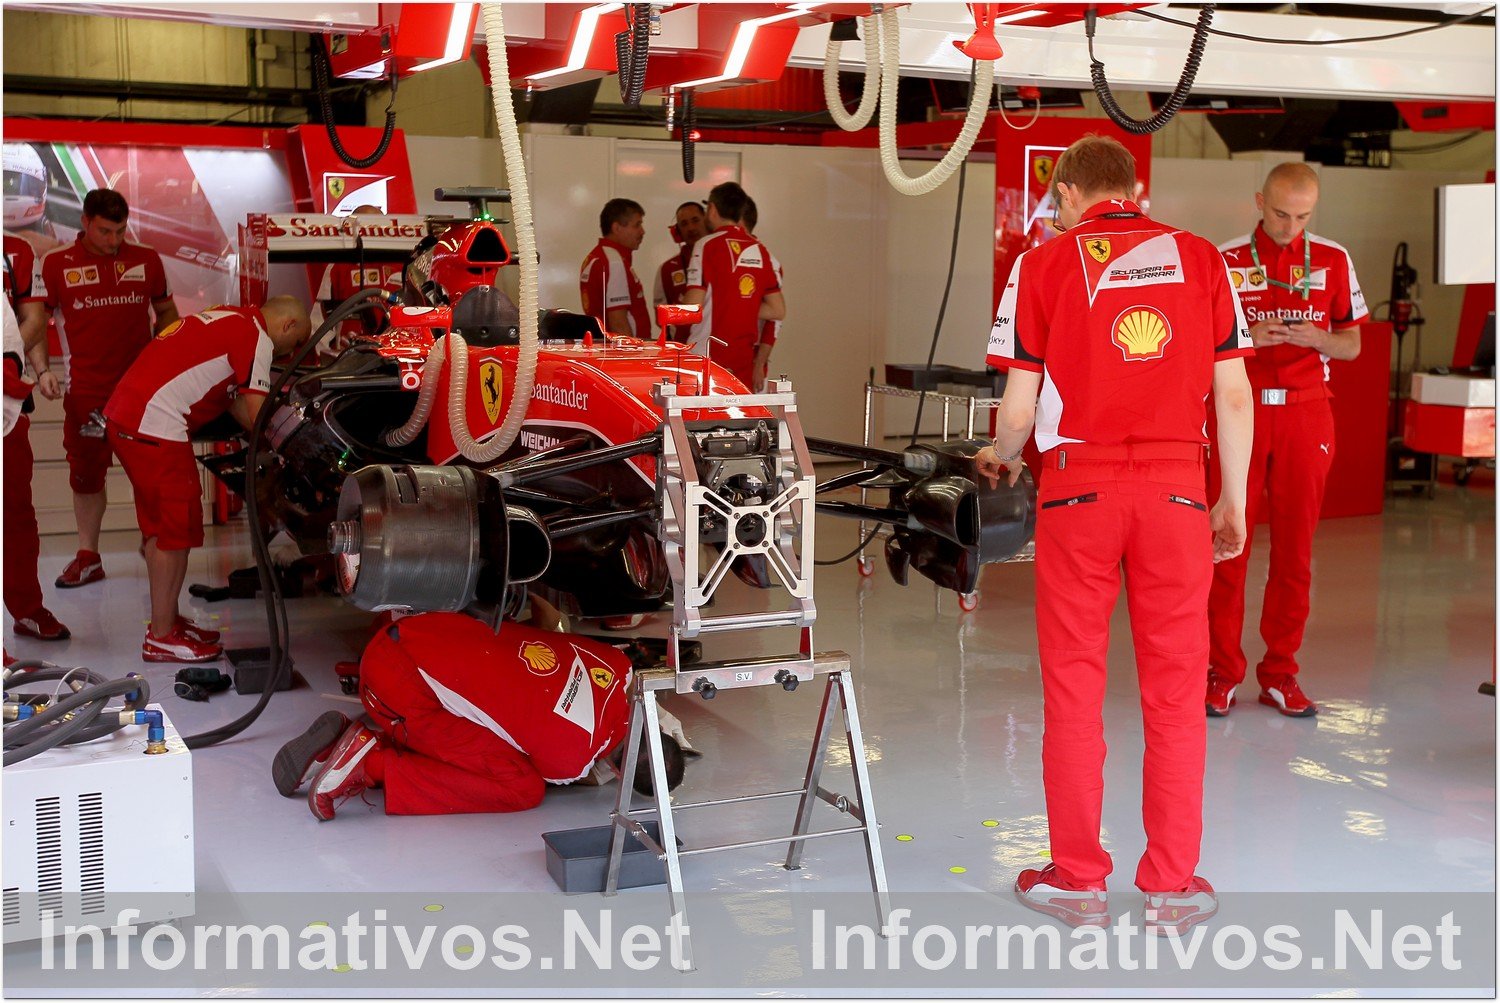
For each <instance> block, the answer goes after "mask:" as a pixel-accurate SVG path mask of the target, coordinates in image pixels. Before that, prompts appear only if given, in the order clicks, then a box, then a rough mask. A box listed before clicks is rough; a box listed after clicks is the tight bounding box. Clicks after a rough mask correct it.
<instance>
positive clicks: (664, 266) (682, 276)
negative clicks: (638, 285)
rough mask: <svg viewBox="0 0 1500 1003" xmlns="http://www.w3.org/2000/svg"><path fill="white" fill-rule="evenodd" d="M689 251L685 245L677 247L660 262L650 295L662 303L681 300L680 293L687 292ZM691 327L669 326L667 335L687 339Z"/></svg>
mask: <svg viewBox="0 0 1500 1003" xmlns="http://www.w3.org/2000/svg"><path fill="white" fill-rule="evenodd" d="M690 254H691V252H690V251H689V250H688V248H687V247H686V246H682V247H679V248H678V250H677V253H676V254H674V255H672V256H671V257H670V258H668V259H667V260H666V261H663V262H662V263H661V267H660V268H658V269H657V270H656V289H655V290H654V293H655V295H654V296H653V297H652V298H653V299H655V300H659V301H660V302H662V303H670V304H672V305H673V306H676V305H677V304H678V303H681V302H682V294H683V293H685V292H687V267H688V257H689V255H690ZM691 332H692V328H691V327H688V326H686V325H682V326H676V327H672V328H669V329H668V331H667V337H669V338H671V339H672V340H673V341H687V339H688V335H689V334H690V333H691Z"/></svg>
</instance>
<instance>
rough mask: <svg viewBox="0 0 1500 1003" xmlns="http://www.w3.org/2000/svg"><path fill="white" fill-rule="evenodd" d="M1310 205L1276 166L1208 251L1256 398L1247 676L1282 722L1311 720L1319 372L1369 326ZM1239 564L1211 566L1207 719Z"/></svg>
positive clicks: (1292, 172) (1221, 692)
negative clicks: (1262, 527)
mask: <svg viewBox="0 0 1500 1003" xmlns="http://www.w3.org/2000/svg"><path fill="white" fill-rule="evenodd" d="M1317 204H1318V176H1317V174H1316V173H1314V171H1313V169H1312V168H1310V167H1308V166H1307V165H1306V164H1303V163H1285V164H1278V165H1277V166H1276V167H1274V168H1273V169H1272V170H1271V173H1270V174H1268V175H1267V176H1266V180H1265V184H1264V185H1263V186H1262V187H1261V190H1260V191H1259V192H1257V193H1256V196H1255V207H1256V208H1257V209H1258V210H1259V211H1260V214H1261V221H1260V224H1259V225H1258V226H1256V228H1255V231H1254V232H1253V233H1252V234H1250V236H1248V237H1241V238H1237V239H1235V240H1232V241H1229V242H1228V243H1227V244H1222V245H1220V247H1219V250H1220V251H1221V252H1223V254H1224V259H1225V261H1226V263H1227V264H1228V265H1229V277H1230V282H1231V283H1232V284H1233V285H1234V287H1235V290H1236V291H1237V292H1238V293H1239V297H1240V303H1241V305H1242V306H1243V308H1244V311H1245V318H1246V320H1247V321H1248V322H1249V323H1250V338H1251V341H1252V342H1254V344H1255V350H1256V351H1255V357H1254V358H1251V359H1246V360H1245V369H1246V372H1248V374H1249V376H1250V385H1251V387H1252V388H1253V390H1254V397H1255V445H1254V449H1253V451H1252V453H1251V456H1250V476H1249V483H1248V486H1247V497H1248V506H1247V509H1246V524H1247V525H1248V526H1249V528H1250V539H1253V537H1254V534H1255V523H1256V520H1257V519H1258V517H1259V515H1260V513H1261V512H1266V513H1267V514H1268V516H1269V520H1270V530H1271V555H1270V574H1269V576H1268V579H1267V581H1266V592H1265V601H1264V603H1263V605H1262V608H1261V618H1260V633H1261V637H1262V638H1263V639H1264V640H1265V643H1266V654H1265V657H1264V658H1263V659H1262V660H1261V661H1260V663H1259V664H1258V665H1257V666H1256V669H1255V675H1256V681H1257V682H1259V683H1260V686H1261V694H1260V702H1261V703H1263V704H1266V705H1267V706H1270V707H1275V708H1276V709H1277V710H1278V711H1280V712H1281V713H1282V714H1285V715H1286V716H1288V717H1312V716H1313V715H1315V714H1317V712H1318V707H1317V704H1315V703H1313V701H1312V700H1310V699H1308V697H1307V695H1306V694H1305V693H1303V692H1302V687H1301V686H1300V685H1298V682H1297V676H1298V665H1297V650H1298V649H1299V648H1300V647H1301V646H1302V635H1303V632H1304V630H1305V628H1306V626H1307V616H1308V611H1309V608H1310V595H1311V590H1312V540H1313V531H1314V530H1315V529H1316V528H1317V525H1318V515H1319V512H1320V510H1321V509H1322V507H1323V488H1324V485H1325V483H1326V482H1327V479H1328V471H1329V469H1330V468H1331V467H1332V465H1333V457H1334V435H1333V409H1332V407H1331V406H1330V405H1329V403H1328V402H1329V398H1330V397H1332V396H1333V395H1332V394H1331V393H1329V390H1328V364H1329V363H1330V362H1333V361H1348V360H1350V359H1353V358H1355V357H1356V356H1358V355H1359V326H1360V323H1361V322H1362V321H1363V320H1364V319H1365V318H1366V317H1367V316H1368V315H1369V314H1368V311H1367V310H1366V309H1365V298H1364V294H1363V293H1361V292H1360V289H1359V280H1358V279H1357V278H1356V277H1355V275H1354V262H1353V260H1352V259H1351V258H1350V256H1349V252H1348V251H1346V250H1345V249H1344V248H1343V247H1341V246H1340V245H1338V244H1335V243H1334V242H1333V241H1331V240H1328V239H1326V238H1324V237H1319V236H1316V235H1314V234H1311V233H1308V232H1307V224H1308V221H1309V219H1310V218H1311V217H1312V213H1313V209H1314V208H1315V207H1316V206H1317ZM1209 470H1210V472H1211V473H1212V471H1213V470H1214V467H1213V465H1210V466H1209ZM1209 493H1210V495H1213V494H1216V493H1217V486H1216V485H1213V484H1211V485H1210V491H1209ZM1249 555H1250V542H1249V539H1247V542H1246V544H1245V550H1244V553H1242V554H1240V555H1239V556H1238V557H1237V558H1235V559H1233V560H1228V561H1222V562H1220V563H1219V564H1216V565H1214V581H1213V587H1212V589H1211V590H1210V593H1209V607H1208V609H1209V627H1210V635H1211V643H1210V649H1209V665H1208V696H1207V701H1206V702H1207V710H1208V715H1209V716H1210V717H1224V716H1225V715H1227V714H1228V713H1229V708H1231V707H1233V706H1234V704H1235V702H1236V701H1235V688H1236V687H1237V686H1238V685H1239V684H1240V683H1241V682H1243V681H1244V678H1245V674H1246V668H1247V665H1248V663H1247V660H1246V658H1245V652H1244V648H1243V645H1242V634H1243V630H1244V623H1245V574H1246V570H1247V567H1248V563H1249Z"/></svg>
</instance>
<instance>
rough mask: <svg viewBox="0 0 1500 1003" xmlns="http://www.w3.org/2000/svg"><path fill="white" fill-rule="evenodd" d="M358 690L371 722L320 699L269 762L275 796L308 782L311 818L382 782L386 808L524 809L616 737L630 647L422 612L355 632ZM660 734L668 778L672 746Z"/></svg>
mask: <svg viewBox="0 0 1500 1003" xmlns="http://www.w3.org/2000/svg"><path fill="white" fill-rule="evenodd" d="M359 696H360V702H361V703H363V704H364V707H365V710H366V711H367V712H368V713H369V716H370V718H371V719H372V720H373V721H374V722H375V724H376V725H377V726H378V728H379V730H378V731H377V730H375V729H374V728H370V727H368V726H366V725H365V724H363V723H361V722H357V721H356V722H350V721H349V720H348V719H347V718H346V717H344V715H343V714H340V713H339V712H337V711H329V712H328V713H326V714H323V715H322V716H321V717H319V718H318V719H317V720H316V721H314V722H313V724H312V725H311V726H310V727H309V728H308V730H307V731H306V732H304V733H303V734H302V735H299V736H298V737H297V738H294V739H293V740H292V741H290V742H288V743H287V744H286V745H284V746H283V747H282V748H281V751H280V752H278V753H277V754H276V759H275V761H274V762H273V763H272V767H271V774H272V778H273V779H274V780H275V782H276V789H277V790H278V791H280V792H281V793H282V795H284V796H286V797H293V796H295V795H296V793H297V789H298V788H299V787H301V786H302V785H303V784H304V783H307V784H309V787H308V790H307V804H308V807H309V808H310V809H311V810H312V813H313V816H314V817H315V818H317V819H318V820H319V821H327V820H329V819H331V818H333V817H334V813H335V811H336V809H337V807H338V805H339V803H341V802H342V801H344V800H346V799H348V798H351V797H355V796H357V795H360V794H362V793H363V792H364V791H366V790H368V789H371V788H384V790H385V812H386V814H387V815H456V814H465V813H474V812H513V811H526V810H527V809H529V808H535V807H536V806H537V805H538V804H540V803H541V800H542V795H543V793H544V792H545V791H546V786H547V784H569V783H573V782H575V781H581V780H584V779H585V778H586V777H588V776H590V774H592V773H593V772H594V770H595V764H596V762H597V761H598V760H600V758H601V757H603V756H606V755H607V754H608V753H609V752H610V751H611V750H612V749H614V748H615V747H616V746H617V745H619V744H620V742H621V740H622V739H623V738H624V737H625V733H626V729H627V727H628V725H629V720H630V659H629V658H627V657H626V656H625V655H623V654H622V653H620V652H619V651H616V650H615V649H614V648H612V647H610V646H609V645H606V644H600V643H598V642H595V641H590V640H588V639H586V638H580V637H576V636H572V635H568V634H559V633H556V632H555V631H548V630H541V629H539V628H536V627H532V626H528V625H526V624H520V623H506V624H505V625H504V626H502V627H501V629H500V632H499V633H498V634H497V633H495V632H494V631H493V630H491V629H490V628H489V627H488V626H487V625H486V624H483V623H480V622H479V621H477V620H475V619H473V618H471V617H468V616H464V615H462V614H459V613H422V614H419V615H417V616H410V617H405V618H403V619H401V620H397V621H396V622H395V623H392V624H390V625H388V626H386V627H384V628H382V629H381V630H380V631H378V632H377V633H376V634H375V636H374V637H373V638H372V639H371V640H370V643H369V644H368V645H366V647H365V651H364V655H363V656H362V657H361V659H360V666H359ZM663 744H664V745H665V746H666V752H667V755H666V760H667V786H668V787H669V788H671V787H675V786H676V785H677V783H678V782H679V781H680V780H681V779H682V755H681V752H680V750H679V749H678V748H677V746H676V743H674V742H672V741H671V740H670V739H668V738H666V737H665V736H664V740H663ZM642 758H644V757H642ZM640 788H641V784H640V783H639V782H637V789H640ZM645 789H646V790H648V791H649V790H650V787H649V785H648V786H646V788H645Z"/></svg>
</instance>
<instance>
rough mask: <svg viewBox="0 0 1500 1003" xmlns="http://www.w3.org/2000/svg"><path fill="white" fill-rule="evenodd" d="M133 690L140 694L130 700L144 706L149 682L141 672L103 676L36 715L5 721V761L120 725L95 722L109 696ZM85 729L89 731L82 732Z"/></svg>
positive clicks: (12, 761)
mask: <svg viewBox="0 0 1500 1003" xmlns="http://www.w3.org/2000/svg"><path fill="white" fill-rule="evenodd" d="M24 681H25V680H23V682H24ZM38 681H40V680H38ZM137 692H138V693H139V694H140V696H139V697H138V698H137V700H135V701H133V703H134V704H139V705H140V706H145V703H146V701H147V700H148V699H149V698H150V695H151V684H150V683H148V682H147V681H146V679H145V678H144V677H142V676H130V677H127V678H124V679H110V680H106V681H105V682H102V683H98V684H95V685H93V686H89V687H86V688H85V689H82V690H79V691H78V692H77V693H71V694H69V695H68V696H66V697H64V698H63V699H61V700H59V701H58V702H57V703H55V704H53V705H51V706H50V707H48V708H47V709H46V710H44V711H42V713H40V714H38V715H37V716H36V717H32V718H28V719H26V720H25V721H20V722H17V723H15V724H11V725H7V726H6V728H5V740H4V745H5V759H4V762H5V765H6V766H14V765H15V764H17V763H22V762H25V761H26V760H28V759H30V758H31V757H33V756H38V755H41V754H42V753H43V752H46V751H47V750H48V749H55V748H57V747H58V746H59V745H64V744H67V743H70V742H75V741H92V740H93V739H95V738H101V737H103V736H104V735H107V734H110V733H112V732H114V731H117V730H119V729H120V728H122V727H124V725H121V724H119V723H118V722H114V723H112V724H106V723H102V722H99V716H100V715H101V714H102V713H103V712H104V710H105V708H106V707H107V706H108V705H109V700H110V698H111V697H114V696H124V695H127V694H130V693H137ZM85 731H88V732H90V733H89V734H87V735H85V734H84V732H85Z"/></svg>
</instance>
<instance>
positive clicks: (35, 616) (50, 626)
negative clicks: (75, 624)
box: [16, 606, 73, 641]
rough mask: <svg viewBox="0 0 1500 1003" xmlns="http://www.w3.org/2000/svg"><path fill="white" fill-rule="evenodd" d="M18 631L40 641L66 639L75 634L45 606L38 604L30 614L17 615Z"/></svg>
mask: <svg viewBox="0 0 1500 1003" xmlns="http://www.w3.org/2000/svg"><path fill="white" fill-rule="evenodd" d="M16 633H17V634H20V635H21V636H23V637H34V638H36V639H37V640H38V641H66V640H67V639H68V638H70V637H72V636H73V635H72V633H71V632H70V631H69V630H68V628H67V627H64V626H63V625H62V624H61V623H58V621H57V617H55V616H53V615H52V612H51V611H50V610H48V609H47V607H45V606H38V607H37V609H36V611H35V612H34V613H31V614H30V615H28V616H18V617H16Z"/></svg>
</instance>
